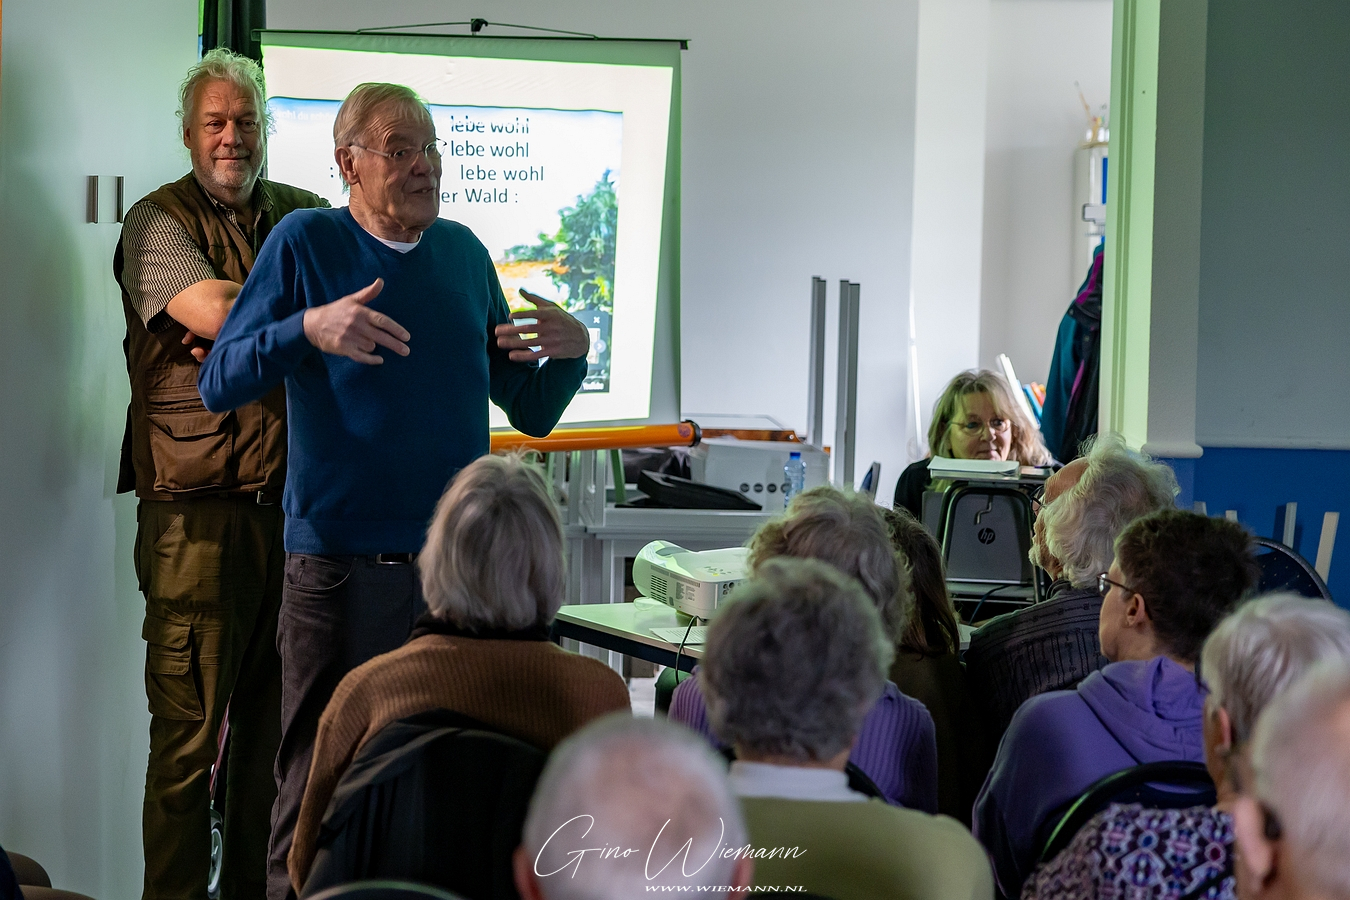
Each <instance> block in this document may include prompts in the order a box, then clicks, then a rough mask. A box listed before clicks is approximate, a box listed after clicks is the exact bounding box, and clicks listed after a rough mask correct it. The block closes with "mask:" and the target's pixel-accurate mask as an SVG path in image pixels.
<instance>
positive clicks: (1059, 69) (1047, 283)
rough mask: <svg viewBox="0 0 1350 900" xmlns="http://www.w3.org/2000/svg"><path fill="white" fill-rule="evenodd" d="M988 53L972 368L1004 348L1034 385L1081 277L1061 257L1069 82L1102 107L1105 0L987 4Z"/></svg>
mask: <svg viewBox="0 0 1350 900" xmlns="http://www.w3.org/2000/svg"><path fill="white" fill-rule="evenodd" d="M988 46H989V65H988V71H989V93H988V111H987V114H986V117H985V123H984V124H985V141H986V155H985V175H984V231H983V261H984V270H983V291H984V294H983V303H982V312H981V318H980V363H981V365H984V366H992V365H993V363H994V358H995V357H996V356H997V355H998V354H999V353H1007V354H1008V355H1009V356H1010V357H1011V358H1012V361H1013V365H1014V366H1015V367H1016V368H1017V375H1018V377H1019V378H1021V380H1023V381H1041V382H1044V381H1045V380H1046V377H1047V376H1048V375H1049V374H1050V357H1051V354H1052V353H1053V351H1054V346H1055V333H1056V331H1057V329H1058V328H1059V321H1060V319H1061V318H1062V317H1063V315H1064V311H1065V310H1066V309H1067V308H1068V306H1069V301H1071V300H1072V299H1073V292H1074V291H1075V290H1076V289H1077V288H1078V285H1079V284H1081V283H1082V281H1083V278H1084V276H1085V275H1086V274H1087V271H1086V269H1082V270H1081V271H1080V270H1079V267H1077V266H1076V265H1075V264H1074V263H1073V261H1072V260H1071V258H1070V254H1071V235H1072V232H1071V230H1070V229H1071V228H1073V227H1077V226H1076V224H1075V222H1076V219H1077V214H1076V212H1075V210H1074V209H1073V200H1072V189H1073V174H1074V172H1073V153H1074V150H1075V148H1076V147H1077V146H1078V144H1079V142H1080V141H1082V139H1083V136H1084V133H1085V131H1086V128H1087V116H1086V114H1085V113H1084V112H1083V107H1082V104H1081V103H1080V102H1079V99H1078V92H1077V90H1076V89H1075V88H1074V82H1075V81H1077V82H1078V83H1079V84H1080V85H1081V86H1082V88H1083V94H1084V95H1085V96H1086V97H1087V100H1088V102H1089V103H1090V104H1091V105H1092V107H1093V111H1094V112H1096V111H1097V108H1098V107H1099V106H1100V105H1101V104H1103V103H1106V102H1107V99H1108V96H1109V94H1110V88H1111V0H991V2H990V16H989V44H988ZM972 115H978V113H976V112H972ZM972 238H973V240H972V249H971V252H972V253H976V252H979V251H978V250H977V249H976V247H977V246H978V244H976V243H975V242H976V241H978V240H979V235H978V234H975V235H972Z"/></svg>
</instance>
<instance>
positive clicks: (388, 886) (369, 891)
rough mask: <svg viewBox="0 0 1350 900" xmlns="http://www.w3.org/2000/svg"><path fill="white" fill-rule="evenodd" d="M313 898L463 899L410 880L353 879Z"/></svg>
mask: <svg viewBox="0 0 1350 900" xmlns="http://www.w3.org/2000/svg"><path fill="white" fill-rule="evenodd" d="M313 900H464V898H462V897H460V896H459V895H458V894H452V893H450V892H449V891H443V890H441V889H440V888H438V887H432V886H431V885H429V884H417V883H416V882H412V881H388V880H380V881H354V882H352V883H351V884H339V885H334V886H333V887H330V888H328V889H327V890H325V891H323V892H321V893H318V894H315V895H314V897H313Z"/></svg>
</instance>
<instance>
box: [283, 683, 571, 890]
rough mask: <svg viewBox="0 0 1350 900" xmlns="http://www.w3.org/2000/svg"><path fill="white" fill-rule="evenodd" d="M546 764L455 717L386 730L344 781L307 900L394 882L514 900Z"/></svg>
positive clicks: (522, 746) (322, 836)
mask: <svg viewBox="0 0 1350 900" xmlns="http://www.w3.org/2000/svg"><path fill="white" fill-rule="evenodd" d="M546 757H547V754H545V753H544V751H543V750H540V749H539V748H537V747H532V746H530V745H529V744H526V743H524V742H522V741H519V740H516V739H515V738H512V737H507V736H506V735H502V734H498V733H496V732H493V731H490V730H488V728H487V727H486V726H484V725H482V724H481V723H478V722H476V721H474V720H473V719H470V718H468V717H467V716H463V715H460V714H458V713H453V712H450V711H448V710H433V711H430V712H425V713H421V714H419V715H415V716H409V717H408V718H406V719H401V720H399V721H397V722H393V723H391V724H389V725H387V726H385V727H384V728H382V729H381V730H380V731H379V733H378V734H376V735H375V736H374V737H373V738H371V739H370V740H369V741H367V742H366V744H365V745H364V746H362V747H361V749H360V750H359V751H358V752H357V754H356V757H355V758H354V759H353V760H352V763H351V765H350V766H349V767H348V768H347V771H346V772H345V773H343V775H342V779H341V780H340V781H339V782H338V786H337V789H336V790H335V791H334V792H333V799H332V801H331V802H330V803H329V805H328V810H327V812H326V813H325V815H324V819H323V824H322V826H321V827H320V830H319V837H318V841H317V853H316V854H315V857H314V864H313V866H311V868H310V871H309V875H308V878H307V880H306V882H305V887H304V890H303V891H301V894H300V896H301V897H303V898H306V900H310V898H313V897H315V896H318V895H320V894H321V892H324V891H327V890H329V889H330V888H333V887H335V886H337V885H347V884H350V883H352V882H357V881H362V880H366V879H373V878H374V879H379V878H391V879H396V880H407V881H412V882H416V883H420V884H428V885H433V886H435V887H437V888H440V889H442V890H448V891H453V892H456V893H459V894H461V895H463V896H464V897H466V898H469V900H516V898H517V897H518V894H517V893H516V888H515V880H514V875H513V872H512V862H511V857H512V854H513V853H514V852H515V849H516V847H517V846H519V845H520V837H521V831H522V830H523V828H524V824H525V814H526V811H527V808H528V806H529V802H530V796H531V795H532V794H533V793H534V787H535V783H536V782H537V781H538V780H539V775H540V772H542V771H543V768H544V762H545V759H546ZM363 900H364V897H363Z"/></svg>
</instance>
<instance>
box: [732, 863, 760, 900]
mask: <svg viewBox="0 0 1350 900" xmlns="http://www.w3.org/2000/svg"><path fill="white" fill-rule="evenodd" d="M754 883H755V861H754V860H753V859H751V858H750V857H748V856H742V857H741V858H740V859H738V860H736V868H734V869H732V870H731V891H730V893H728V894H727V900H740V898H742V897H744V896H746V895H748V894H749V893H750V886H751V885H753V884H754Z"/></svg>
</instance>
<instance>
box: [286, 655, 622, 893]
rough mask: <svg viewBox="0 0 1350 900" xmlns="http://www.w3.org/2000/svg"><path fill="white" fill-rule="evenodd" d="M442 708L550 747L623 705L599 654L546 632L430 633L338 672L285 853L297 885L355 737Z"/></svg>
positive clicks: (362, 738)
mask: <svg viewBox="0 0 1350 900" xmlns="http://www.w3.org/2000/svg"><path fill="white" fill-rule="evenodd" d="M432 709H448V710H452V711H454V712H457V713H462V714H463V715H466V716H469V717H470V718H473V719H477V720H478V721H479V722H482V723H483V724H484V725H486V726H488V727H490V728H492V729H494V730H498V731H501V732H502V733H503V734H508V735H510V736H511V737H514V738H518V739H520V740H522V741H524V742H525V743H527V744H532V745H533V746H535V747H538V748H540V749H541V750H552V749H553V747H554V746H555V745H556V744H558V743H559V742H560V741H562V740H563V739H564V738H566V737H567V736H568V735H569V734H571V733H572V732H574V731H576V730H577V729H579V728H580V727H582V726H583V725H585V724H586V723H587V722H589V721H591V720H592V719H595V718H598V717H600V716H603V715H605V714H606V713H610V712H614V711H616V710H623V711H625V712H627V711H629V710H630V709H631V706H630V703H629V699H628V687H627V686H626V685H625V684H624V681H623V679H622V678H620V677H619V676H618V675H617V674H615V672H614V671H613V670H612V669H610V668H609V667H608V666H606V665H604V664H603V663H601V662H599V661H597V660H594V659H590V658H589V657H585V656H579V655H577V654H575V653H569V652H567V651H566V650H563V649H562V648H561V647H559V646H557V645H556V644H552V643H550V642H548V641H525V640H484V639H480V638H464V637H452V636H450V635H443V634H429V635H424V636H422V637H419V638H417V639H416V640H413V641H409V642H408V643H407V644H405V645H403V646H402V647H400V648H399V649H397V650H395V651H393V652H392V653H386V654H384V655H383V656H377V657H375V658H374V659H372V660H370V661H369V662H367V663H365V664H364V665H362V666H360V667H358V668H356V669H354V670H352V671H351V672H349V673H348V674H347V677H346V678H344V679H342V683H341V684H339V685H338V688H337V691H335V692H334V694H333V699H332V700H331V701H330V702H329V704H328V708H327V709H325V710H324V712H323V717H322V718H321V719H320V720H319V733H318V737H317V739H316V740H315V743H314V761H313V763H312V764H311V765H310V770H309V782H308V784H306V786H305V796H304V799H303V800H302V801H301V804H300V817H299V820H298V821H297V822H296V826H295V835H294V837H293V839H292V843H291V852H290V857H289V859H288V864H289V869H290V874H291V882H292V883H293V884H294V885H295V889H296V890H297V891H299V890H300V888H301V887H302V886H303V885H304V883H305V879H306V878H307V877H309V869H310V866H311V865H313V863H314V854H315V852H316V849H317V848H316V847H315V841H316V840H317V838H318V834H319V824H320V822H321V821H322V819H323V815H324V813H325V812H326V811H327V810H328V803H329V801H330V800H331V799H332V796H333V791H334V789H335V788H336V787H337V783H338V780H339V779H340V778H341V777H342V773H343V772H345V771H346V770H347V767H348V766H349V765H350V764H351V761H352V758H353V757H354V756H355V755H356V751H357V750H359V749H360V748H361V745H362V744H364V743H365V742H366V741H368V740H369V739H370V738H371V737H373V736H374V735H375V734H376V732H378V731H379V730H380V729H381V728H383V727H384V726H386V725H388V724H389V723H391V722H394V721H397V720H398V719H402V718H406V717H407V716H411V715H415V714H416V713H420V712H426V711H427V710H432Z"/></svg>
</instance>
